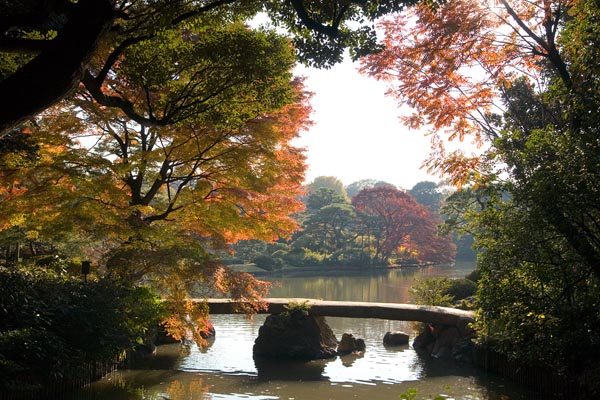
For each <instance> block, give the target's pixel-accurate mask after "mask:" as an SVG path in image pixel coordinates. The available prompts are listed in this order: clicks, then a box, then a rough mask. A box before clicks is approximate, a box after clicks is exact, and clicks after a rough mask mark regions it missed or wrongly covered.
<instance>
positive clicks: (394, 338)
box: [383, 332, 408, 346]
mask: <svg viewBox="0 0 600 400" xmlns="http://www.w3.org/2000/svg"><path fill="white" fill-rule="evenodd" d="M383 344H385V345H388V346H404V345H406V344H408V334H406V333H404V332H386V333H385V335H384V336H383Z"/></svg>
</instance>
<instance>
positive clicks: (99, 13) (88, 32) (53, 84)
mask: <svg viewBox="0 0 600 400" xmlns="http://www.w3.org/2000/svg"><path fill="white" fill-rule="evenodd" d="M113 20H114V8H113V2H112V1H111V0H79V1H78V2H77V3H75V4H74V12H73V13H72V14H71V15H70V17H69V20H68V22H67V23H66V24H65V26H64V27H63V29H62V30H60V31H59V34H58V36H57V37H56V38H55V39H54V40H52V41H51V42H49V44H48V47H47V48H46V49H45V50H43V51H42V52H41V53H40V54H39V55H38V56H36V57H35V58H34V59H33V60H31V61H30V62H29V63H28V64H26V65H25V66H23V67H22V68H20V69H19V70H18V71H17V72H16V73H15V74H13V75H11V76H9V77H8V78H7V79H5V80H3V81H2V82H0V93H2V94H4V101H3V105H2V107H0V137H2V136H4V135H5V134H6V132H7V131H8V130H9V129H11V128H14V127H15V126H16V125H18V124H19V123H22V122H24V121H26V120H27V119H29V118H31V117H33V116H35V115H36V114H37V113H40V112H41V111H43V110H45V109H46V108H48V107H50V106H51V105H53V104H55V103H57V102H58V101H60V100H61V99H63V98H64V97H65V96H66V95H68V94H69V92H71V91H72V90H73V89H75V88H76V87H77V85H78V84H79V82H80V80H81V77H82V75H83V72H84V70H85V68H86V66H87V64H88V63H89V61H90V59H91V57H92V55H93V53H94V51H95V50H96V47H97V44H98V42H99V40H100V39H101V38H102V37H103V36H104V34H105V33H106V32H107V31H108V29H109V28H110V26H111V25H112V22H113Z"/></svg>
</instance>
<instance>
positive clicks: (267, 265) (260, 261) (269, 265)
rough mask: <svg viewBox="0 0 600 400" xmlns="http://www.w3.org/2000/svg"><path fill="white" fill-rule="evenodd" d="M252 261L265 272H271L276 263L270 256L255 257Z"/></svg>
mask: <svg viewBox="0 0 600 400" xmlns="http://www.w3.org/2000/svg"><path fill="white" fill-rule="evenodd" d="M252 261H253V262H254V264H256V266H257V267H258V268H262V269H264V270H266V271H273V270H274V269H275V266H276V265H277V262H276V261H275V259H274V258H272V257H271V256H257V257H256V258H254V260H252Z"/></svg>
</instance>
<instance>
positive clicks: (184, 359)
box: [74, 269, 533, 400]
mask: <svg viewBox="0 0 600 400" xmlns="http://www.w3.org/2000/svg"><path fill="white" fill-rule="evenodd" d="M457 271H458V270H457V269H455V270H451V271H442V272H441V274H445V275H446V276H448V275H452V274H454V273H455V274H460V275H459V276H464V274H465V273H466V272H465V271H460V272H457ZM467 272H468V271H467ZM435 274H440V270H436V269H422V270H421V269H415V270H413V271H410V272H406V271H404V272H403V271H400V270H395V271H387V272H386V273H384V274H373V275H370V276H352V277H348V276H343V277H340V276H336V277H329V278H322V277H321V278H310V277H298V278H285V279H282V287H280V288H277V289H276V290H279V292H276V293H274V294H273V297H313V298H319V297H320V298H324V299H328V300H354V301H380V302H381V301H384V302H388V301H397V302H406V301H407V300H408V288H409V287H410V285H411V284H412V282H414V279H415V278H417V277H422V276H434V275H435ZM264 319H265V316H264V315H258V316H256V317H255V319H254V320H252V321H249V320H248V319H246V318H245V317H243V316H238V315H215V316H213V318H212V322H213V324H214V326H215V329H216V332H217V335H216V338H215V340H214V342H212V344H211V346H209V347H208V348H206V349H203V350H200V349H198V348H197V347H196V346H191V347H189V348H188V349H187V350H186V351H182V350H181V348H180V346H178V345H168V346H161V347H160V348H159V352H158V354H157V356H158V357H157V360H161V363H160V364H157V363H156V362H155V361H153V363H150V364H148V365H146V367H147V368H150V369H148V370H125V371H118V372H116V373H114V374H112V375H110V376H107V377H106V378H105V379H103V380H101V381H100V382H96V383H94V384H93V385H90V387H88V388H86V390H85V391H83V392H80V393H77V394H76V397H74V399H94V400H104V399H106V400H108V399H110V400H125V399H126V400H134V399H135V400H138V399H152V400H154V399H172V400H183V399H185V400H188V399H290V400H291V399H296V400H300V399H349V398H355V399H368V400H377V399H398V398H399V396H400V394H402V393H405V392H406V391H407V390H408V389H409V388H416V389H417V390H418V394H419V396H418V397H419V398H431V397H433V396H436V395H439V394H444V395H446V396H447V398H452V399H481V400H520V399H528V398H533V397H528V396H527V393H524V392H522V391H519V390H518V389H516V388H514V387H511V386H510V385H508V384H507V383H506V382H502V381H501V380H498V379H497V378H492V377H489V376H486V375H482V374H481V373H480V372H478V371H473V370H472V369H470V368H466V367H461V366H457V365H455V364H452V363H450V362H444V361H441V360H435V359H431V358H428V357H425V358H423V357H421V356H419V355H418V354H417V353H416V352H415V351H414V350H413V349H412V348H411V347H409V346H400V347H393V346H392V347H389V346H384V345H383V343H382V339H383V336H384V334H385V333H386V332H387V331H396V330H403V331H407V332H408V331H410V327H409V324H408V323H407V322H402V321H387V320H377V319H353V318H327V321H328V323H329V325H330V326H331V328H332V329H333V331H334V333H335V334H336V336H337V337H338V339H339V338H340V337H341V335H342V333H345V332H347V333H352V334H353V335H354V336H355V337H361V338H364V339H365V342H366V345H367V350H366V352H365V353H364V354H363V355H361V356H356V355H348V356H344V357H337V358H335V359H331V360H319V361H311V362H297V363H289V362H288V363H259V364H255V362H254V360H253V358H252V346H253V344H254V339H255V338H256V337H257V335H258V329H259V328H260V326H261V325H262V323H263V321H264ZM169 365H170V366H171V368H172V369H160V368H164V367H166V368H169Z"/></svg>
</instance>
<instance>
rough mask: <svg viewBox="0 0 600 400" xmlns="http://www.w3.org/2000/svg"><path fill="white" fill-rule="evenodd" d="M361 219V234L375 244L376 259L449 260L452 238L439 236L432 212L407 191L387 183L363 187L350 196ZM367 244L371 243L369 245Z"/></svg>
mask: <svg viewBox="0 0 600 400" xmlns="http://www.w3.org/2000/svg"><path fill="white" fill-rule="evenodd" d="M352 204H353V205H354V207H355V208H356V211H357V213H358V216H359V218H360V219H361V234H362V235H365V236H366V237H367V238H368V240H369V243H370V241H371V237H372V238H373V239H374V241H375V243H374V246H375V256H374V258H375V261H376V262H379V263H387V262H389V261H390V260H391V259H392V257H395V258H397V259H398V260H401V261H402V260H408V259H416V260H419V261H422V262H448V261H450V260H451V259H452V258H453V251H454V248H453V246H452V244H451V241H450V240H449V239H448V238H447V237H446V238H441V239H440V238H439V237H438V236H437V232H436V220H435V219H434V217H433V215H432V213H431V211H429V210H428V209H427V208H426V207H425V206H422V205H420V204H419V203H417V202H416V200H415V199H414V198H413V197H412V196H410V195H409V194H407V193H405V192H403V191H400V190H398V189H394V188H392V187H389V186H382V187H376V188H372V189H365V190H362V191H361V192H359V193H358V194H357V195H356V196H354V197H353V198H352ZM369 246H370V245H369Z"/></svg>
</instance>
